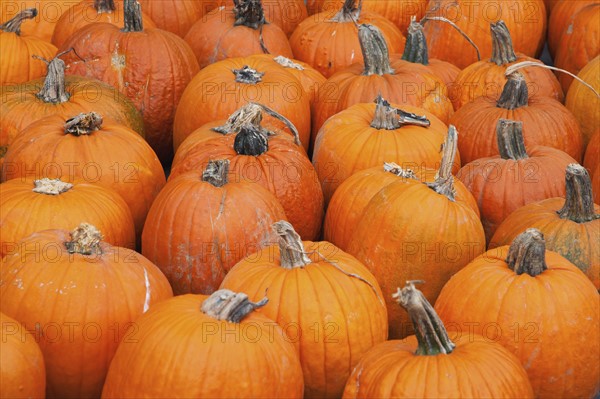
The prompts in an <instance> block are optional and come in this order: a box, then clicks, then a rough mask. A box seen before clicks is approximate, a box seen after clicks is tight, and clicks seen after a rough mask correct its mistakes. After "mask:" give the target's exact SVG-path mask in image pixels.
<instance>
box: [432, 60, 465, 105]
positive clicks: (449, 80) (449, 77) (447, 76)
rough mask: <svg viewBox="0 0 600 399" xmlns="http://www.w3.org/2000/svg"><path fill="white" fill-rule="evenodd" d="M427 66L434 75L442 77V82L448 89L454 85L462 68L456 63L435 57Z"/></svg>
mask: <svg viewBox="0 0 600 399" xmlns="http://www.w3.org/2000/svg"><path fill="white" fill-rule="evenodd" d="M426 66H427V67H428V68H429V70H430V71H431V72H432V73H433V74H434V75H437V76H438V77H439V78H440V79H442V82H444V84H445V85H446V87H447V88H448V89H450V87H452V85H453V84H454V82H455V81H456V78H457V77H458V74H459V73H460V69H459V68H458V67H457V66H456V65H454V64H451V63H449V62H448V61H442V60H438V59H435V58H432V59H430V60H429V64H428V65H426ZM450 99H452V97H450Z"/></svg>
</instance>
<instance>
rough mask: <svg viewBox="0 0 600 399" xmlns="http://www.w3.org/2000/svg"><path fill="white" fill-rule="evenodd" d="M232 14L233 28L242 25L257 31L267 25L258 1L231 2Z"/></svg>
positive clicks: (240, 0)
mask: <svg viewBox="0 0 600 399" xmlns="http://www.w3.org/2000/svg"><path fill="white" fill-rule="evenodd" d="M233 13H234V15H235V22H234V23H233V26H239V25H243V26H247V27H248V28H252V29H258V28H260V27H262V26H263V25H264V24H267V23H268V22H267V21H266V20H265V12H264V10H263V6H262V3H261V1H260V0H233Z"/></svg>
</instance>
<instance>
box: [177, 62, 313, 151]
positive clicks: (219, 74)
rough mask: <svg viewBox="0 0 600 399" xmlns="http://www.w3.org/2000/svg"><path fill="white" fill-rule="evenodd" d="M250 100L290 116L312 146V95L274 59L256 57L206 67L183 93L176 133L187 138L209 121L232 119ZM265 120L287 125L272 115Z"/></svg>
mask: <svg viewBox="0 0 600 399" xmlns="http://www.w3.org/2000/svg"><path fill="white" fill-rule="evenodd" d="M199 93H200V94H199ZM250 102H256V103H260V104H262V105H264V106H267V107H269V108H270V109H272V110H274V111H276V112H277V113H279V114H281V115H283V116H285V117H286V118H287V119H289V120H290V121H291V122H292V124H293V125H294V126H295V127H296V128H297V130H298V132H299V134H300V141H301V142H302V145H303V146H304V149H306V150H307V149H308V144H309V140H310V101H309V96H308V95H307V94H306V93H305V92H304V90H303V88H302V85H301V84H300V82H299V81H298V79H296V77H295V76H294V75H293V74H291V73H290V72H288V71H287V70H284V69H282V68H281V66H280V65H276V64H274V63H273V62H272V61H270V60H264V59H260V58H255V57H242V58H229V59H225V60H222V61H219V62H215V63H214V64H212V65H209V66H207V67H206V68H203V69H202V71H200V73H198V74H197V75H196V76H195V77H194V79H193V80H192V81H191V82H190V84H189V85H188V86H187V87H186V89H185V91H184V92H183V95H182V96H181V101H180V102H179V106H178V107H177V113H176V114H175V123H174V125H173V134H174V135H175V136H179V137H186V136H188V135H189V134H190V133H192V132H193V131H194V130H196V129H197V128H199V127H200V126H202V125H204V124H206V123H209V122H214V121H218V120H222V119H225V118H228V117H229V116H230V115H231V114H232V113H233V112H234V111H235V110H237V109H238V108H240V107H241V106H243V105H245V104H248V103H250ZM265 119H266V120H265V122H269V123H271V122H273V123H275V126H278V127H282V126H283V125H282V124H281V122H280V121H276V120H275V119H274V118H272V117H268V118H265Z"/></svg>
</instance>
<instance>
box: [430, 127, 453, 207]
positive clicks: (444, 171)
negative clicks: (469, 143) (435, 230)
mask: <svg viewBox="0 0 600 399" xmlns="http://www.w3.org/2000/svg"><path fill="white" fill-rule="evenodd" d="M457 145H458V132H457V131H456V128H455V127H454V126H453V125H450V126H449V128H448V136H447V137H446V142H445V143H444V144H443V146H442V151H443V153H442V161H441V163H440V168H439V169H438V171H437V173H436V174H435V180H434V181H433V183H425V184H427V187H429V188H431V189H432V190H433V191H435V192H436V193H438V194H441V195H445V196H446V197H447V198H448V199H449V200H450V201H454V197H455V195H456V190H455V189H454V176H452V166H453V165H454V159H455V157H456V148H457Z"/></svg>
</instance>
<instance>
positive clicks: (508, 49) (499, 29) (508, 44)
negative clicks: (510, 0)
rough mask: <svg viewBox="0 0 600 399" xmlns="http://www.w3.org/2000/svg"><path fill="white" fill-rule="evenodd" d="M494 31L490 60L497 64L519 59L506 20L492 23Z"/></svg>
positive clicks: (491, 29)
mask: <svg viewBox="0 0 600 399" xmlns="http://www.w3.org/2000/svg"><path fill="white" fill-rule="evenodd" d="M490 31H491V32H492V58H491V59H490V61H492V62H493V63H495V64H496V65H506V64H510V63H511V62H515V61H516V60H517V55H516V54H515V50H514V48H513V44H512V38H511V37H510V32H509V31H508V28H507V27H506V24H505V23H504V21H502V20H500V21H498V22H496V23H491V24H490Z"/></svg>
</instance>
